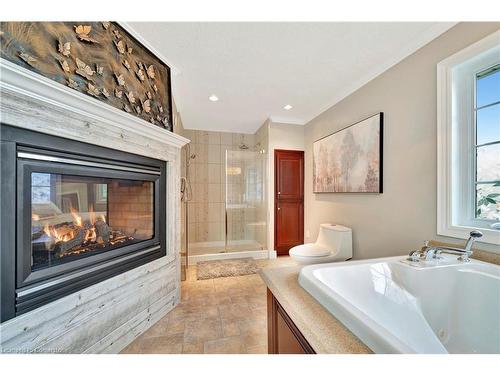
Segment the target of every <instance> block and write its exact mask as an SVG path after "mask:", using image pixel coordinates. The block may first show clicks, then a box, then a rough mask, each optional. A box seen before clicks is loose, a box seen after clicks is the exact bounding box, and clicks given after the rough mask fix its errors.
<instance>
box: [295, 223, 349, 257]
mask: <svg viewBox="0 0 500 375" xmlns="http://www.w3.org/2000/svg"><path fill="white" fill-rule="evenodd" d="M289 254H290V257H291V258H292V259H295V260H296V261H297V262H298V263H302V264H315V263H328V262H341V261H345V260H348V259H351V258H352V230H351V228H347V227H344V226H343V225H337V224H321V225H320V228H319V235H318V239H317V240H316V242H315V243H308V244H304V245H298V246H295V247H292V248H291V249H290V251H289Z"/></svg>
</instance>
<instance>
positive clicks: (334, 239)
mask: <svg viewBox="0 0 500 375" xmlns="http://www.w3.org/2000/svg"><path fill="white" fill-rule="evenodd" d="M316 243H317V244H318V245H321V246H324V247H327V248H330V249H332V254H343V255H345V256H346V259H347V258H351V257H352V230H351V228H348V227H344V226H343V225H338V224H321V225H320V228H319V235H318V239H317V240H316Z"/></svg>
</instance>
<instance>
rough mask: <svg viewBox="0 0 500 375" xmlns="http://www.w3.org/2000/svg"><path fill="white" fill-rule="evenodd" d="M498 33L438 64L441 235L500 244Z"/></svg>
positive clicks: (438, 214) (438, 217) (438, 178)
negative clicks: (477, 235) (475, 235)
mask: <svg viewBox="0 0 500 375" xmlns="http://www.w3.org/2000/svg"><path fill="white" fill-rule="evenodd" d="M499 40H500V31H497V32H495V33H494V34H492V35H490V36H488V37H486V38H484V39H482V40H480V41H479V42H477V43H475V44H473V45H471V46H469V47H467V48H465V49H463V50H462V51H459V52H457V53H456V54H454V55H453V56H450V57H449V58H447V59H445V60H443V61H441V62H440V63H439V64H438V67H437V68H438V75H437V85H438V118H437V125H438V129H437V130H438V132H437V133H438V176H437V180H438V186H437V190H438V191H437V198H438V206H437V232H438V234H440V235H444V236H450V237H456V238H467V237H468V235H469V232H470V231H471V230H473V229H479V230H481V231H482V232H483V235H484V236H483V238H482V239H481V241H482V242H487V243H492V244H497V245H498V244H500V43H499V42H498V41H499Z"/></svg>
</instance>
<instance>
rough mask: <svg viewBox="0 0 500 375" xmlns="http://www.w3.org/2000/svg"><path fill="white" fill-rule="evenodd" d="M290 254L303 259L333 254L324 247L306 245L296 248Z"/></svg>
mask: <svg viewBox="0 0 500 375" xmlns="http://www.w3.org/2000/svg"><path fill="white" fill-rule="evenodd" d="M290 253H291V254H293V255H297V256H301V257H324V256H327V255H330V253H331V252H330V250H329V249H327V248H325V247H323V246H318V245H316V244H306V245H300V246H296V247H294V248H293V249H291V250H290Z"/></svg>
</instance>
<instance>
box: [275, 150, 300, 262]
mask: <svg viewBox="0 0 500 375" xmlns="http://www.w3.org/2000/svg"><path fill="white" fill-rule="evenodd" d="M279 154H294V155H300V156H301V158H302V169H301V179H300V192H301V196H302V205H301V206H302V207H301V214H300V221H301V223H300V234H299V236H300V238H301V241H302V243H304V174H305V173H304V172H305V165H304V163H305V160H304V159H305V155H304V151H299V150H283V149H275V150H274V195H273V200H274V250H275V251H276V254H277V256H279V255H283V254H279V250H278V199H277V196H278V187H279V185H278V165H277V164H278V163H277V161H278V155H279Z"/></svg>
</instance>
